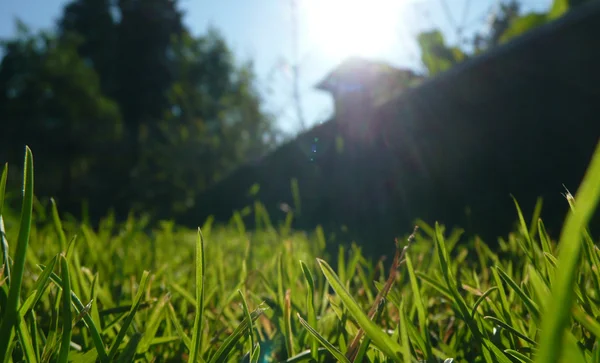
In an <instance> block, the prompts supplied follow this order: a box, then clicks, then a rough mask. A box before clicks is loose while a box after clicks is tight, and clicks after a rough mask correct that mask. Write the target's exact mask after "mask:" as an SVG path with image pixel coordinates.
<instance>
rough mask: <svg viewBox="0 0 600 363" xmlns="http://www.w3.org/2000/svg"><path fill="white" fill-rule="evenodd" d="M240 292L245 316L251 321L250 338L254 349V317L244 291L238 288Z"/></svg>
mask: <svg viewBox="0 0 600 363" xmlns="http://www.w3.org/2000/svg"><path fill="white" fill-rule="evenodd" d="M238 294H239V295H240V298H241V299H242V309H243V310H244V316H245V317H246V319H247V320H248V321H249V322H251V323H250V324H248V337H249V338H250V348H251V349H252V347H254V329H253V324H252V318H251V317H250V310H249V309H248V303H247V302H246V298H245V297H244V293H243V292H242V290H239V289H238Z"/></svg>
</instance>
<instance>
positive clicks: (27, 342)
mask: <svg viewBox="0 0 600 363" xmlns="http://www.w3.org/2000/svg"><path fill="white" fill-rule="evenodd" d="M16 330H17V337H18V339H19V342H20V343H21V348H22V349H23V355H24V356H25V361H26V362H27V363H35V362H37V361H38V359H37V356H36V354H35V347H34V345H33V339H32V337H31V335H30V334H29V330H28V327H27V323H26V322H25V319H19V324H18V325H17V327H16Z"/></svg>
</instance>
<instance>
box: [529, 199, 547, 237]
mask: <svg viewBox="0 0 600 363" xmlns="http://www.w3.org/2000/svg"><path fill="white" fill-rule="evenodd" d="M543 206H544V199H543V198H541V197H539V198H538V199H537V201H536V202H535V208H534V209H533V215H532V216H531V223H530V224H529V235H530V236H531V238H532V239H533V238H535V236H536V233H537V232H538V228H537V222H538V221H539V219H540V216H541V215H542V207H543Z"/></svg>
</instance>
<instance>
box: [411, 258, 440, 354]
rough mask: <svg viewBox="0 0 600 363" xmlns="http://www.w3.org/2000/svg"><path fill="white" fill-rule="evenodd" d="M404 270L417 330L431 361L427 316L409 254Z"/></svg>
mask: <svg viewBox="0 0 600 363" xmlns="http://www.w3.org/2000/svg"><path fill="white" fill-rule="evenodd" d="M405 259H406V270H407V271H408V277H409V279H410V287H411V291H412V296H413V299H414V305H415V306H416V308H417V316H418V318H419V328H420V329H421V335H422V337H423V339H424V340H426V341H427V342H428V344H427V349H426V353H427V359H429V360H431V359H433V352H432V350H431V344H429V343H430V341H429V334H428V330H427V314H426V312H425V304H424V302H423V298H422V297H421V291H420V290H419V283H418V281H417V275H416V273H415V269H414V267H413V264H412V259H411V258H410V254H407V255H406V257H405Z"/></svg>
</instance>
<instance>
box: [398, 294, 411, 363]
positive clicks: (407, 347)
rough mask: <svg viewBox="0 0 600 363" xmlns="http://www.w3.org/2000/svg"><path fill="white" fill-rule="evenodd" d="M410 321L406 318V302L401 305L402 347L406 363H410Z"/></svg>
mask: <svg viewBox="0 0 600 363" xmlns="http://www.w3.org/2000/svg"><path fill="white" fill-rule="evenodd" d="M406 324H408V319H407V318H406V311H405V309H404V301H402V303H400V341H401V345H402V355H403V356H404V361H405V362H410V360H411V353H410V340H409V339H408V327H407V326H406Z"/></svg>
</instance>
